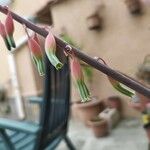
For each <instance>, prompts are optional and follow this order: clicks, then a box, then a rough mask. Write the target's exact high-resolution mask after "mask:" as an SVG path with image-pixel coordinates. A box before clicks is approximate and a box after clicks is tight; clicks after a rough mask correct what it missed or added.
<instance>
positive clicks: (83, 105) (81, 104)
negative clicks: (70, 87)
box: [74, 99, 103, 108]
mask: <svg viewBox="0 0 150 150" xmlns="http://www.w3.org/2000/svg"><path fill="white" fill-rule="evenodd" d="M74 104H75V105H77V106H78V107H79V108H86V107H91V106H96V105H97V104H103V101H101V100H97V99H96V100H95V99H93V100H90V101H88V102H85V103H83V102H81V101H76V102H74Z"/></svg>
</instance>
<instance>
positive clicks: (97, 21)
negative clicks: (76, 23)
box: [87, 13, 103, 30]
mask: <svg viewBox="0 0 150 150" xmlns="http://www.w3.org/2000/svg"><path fill="white" fill-rule="evenodd" d="M102 24H103V18H102V17H101V16H100V15H99V14H98V13H94V14H92V15H90V16H88V17H87V26H88V29H89V30H99V29H102Z"/></svg>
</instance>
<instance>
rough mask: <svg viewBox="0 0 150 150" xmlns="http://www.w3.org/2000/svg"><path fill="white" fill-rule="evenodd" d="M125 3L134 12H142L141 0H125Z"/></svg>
mask: <svg viewBox="0 0 150 150" xmlns="http://www.w3.org/2000/svg"><path fill="white" fill-rule="evenodd" d="M125 3H126V5H127V7H128V9H129V11H130V13H132V14H139V13H141V10H142V7H141V2H140V0H125Z"/></svg>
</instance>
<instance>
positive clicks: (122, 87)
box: [99, 58, 135, 97]
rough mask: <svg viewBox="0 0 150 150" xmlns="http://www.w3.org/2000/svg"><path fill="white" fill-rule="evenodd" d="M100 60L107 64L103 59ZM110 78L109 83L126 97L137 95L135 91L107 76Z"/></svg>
mask: <svg viewBox="0 0 150 150" xmlns="http://www.w3.org/2000/svg"><path fill="white" fill-rule="evenodd" d="M99 59H100V60H102V62H103V63H104V64H105V65H107V64H106V62H105V61H104V60H103V59H102V58H99ZM107 77H108V80H109V82H110V83H111V85H112V86H113V87H114V88H115V89H116V90H117V91H119V92H120V93H122V94H124V95H126V96H129V97H133V96H134V95H135V93H134V92H133V91H131V90H130V89H129V88H127V87H126V86H125V85H123V84H121V83H120V82H119V81H117V80H115V79H113V78H112V77H110V76H107Z"/></svg>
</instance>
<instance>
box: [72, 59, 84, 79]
mask: <svg viewBox="0 0 150 150" xmlns="http://www.w3.org/2000/svg"><path fill="white" fill-rule="evenodd" d="M70 63H71V74H72V76H73V78H74V79H75V80H83V72H82V69H81V65H80V63H79V60H78V59H77V58H73V59H71V62H70Z"/></svg>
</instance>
